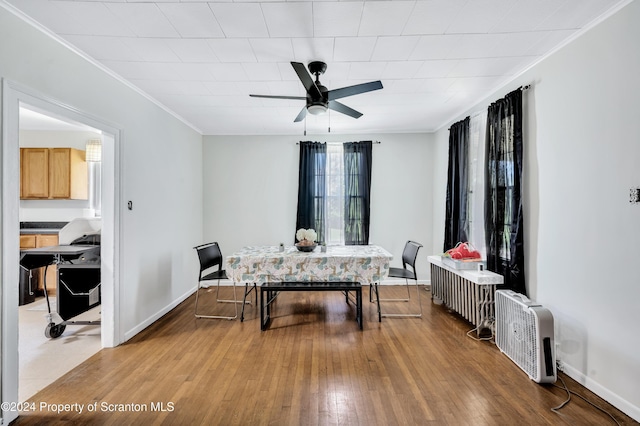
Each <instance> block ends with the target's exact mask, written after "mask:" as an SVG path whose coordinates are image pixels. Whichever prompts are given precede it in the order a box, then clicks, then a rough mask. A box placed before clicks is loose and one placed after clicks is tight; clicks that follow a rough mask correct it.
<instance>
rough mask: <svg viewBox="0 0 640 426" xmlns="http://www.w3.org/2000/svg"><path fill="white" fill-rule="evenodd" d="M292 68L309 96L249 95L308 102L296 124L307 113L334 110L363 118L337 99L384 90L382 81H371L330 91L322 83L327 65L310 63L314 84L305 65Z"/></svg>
mask: <svg viewBox="0 0 640 426" xmlns="http://www.w3.org/2000/svg"><path fill="white" fill-rule="evenodd" d="M291 66H292V67H293V69H294V70H295V72H296V74H298V78H300V81H301V82H302V85H303V86H304V88H305V90H306V91H307V96H306V97H303V96H271V95H249V96H252V97H254V98H270V99H300V100H306V101H307V104H306V105H305V107H304V108H302V110H301V111H300V113H299V114H298V116H297V117H296V119H295V120H293V121H294V122H298V121H302V119H303V118H304V117H305V116H306V115H307V111H308V112H309V113H310V114H313V115H319V114H322V113H324V112H326V111H327V109H332V110H334V111H338V112H341V113H343V114H346V115H348V116H351V117H353V118H359V117H361V116H362V113H361V112H358V111H356V110H355V109H353V108H350V107H348V106H346V105H344V104H341V103H340V102H338V101H336V99H340V98H345V97H347V96H353V95H358V94H360V93H365V92H371V91H372V90H378V89H382V83H381V82H380V80H378V81H371V82H369V83H362V84H356V85H355V86H348V87H342V88H340V89H333V90H329V89H327V88H326V87H324V86H323V85H322V84H321V83H320V74H324V72H325V71H326V70H327V64H326V63H324V62H320V61H313V62H310V63H309V72H310V73H311V74H313V75H315V76H316V81H315V82H314V81H313V79H312V78H311V76H310V75H309V73H307V70H306V69H305V66H304V64H302V63H300V62H291Z"/></svg>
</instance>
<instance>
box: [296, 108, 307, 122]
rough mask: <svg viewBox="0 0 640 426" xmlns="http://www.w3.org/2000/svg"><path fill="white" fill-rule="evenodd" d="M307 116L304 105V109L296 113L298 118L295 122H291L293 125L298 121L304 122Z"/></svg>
mask: <svg viewBox="0 0 640 426" xmlns="http://www.w3.org/2000/svg"><path fill="white" fill-rule="evenodd" d="M306 115H307V107H306V105H305V106H304V107H302V109H301V110H300V112H299V113H298V116H297V117H296V119H295V120H293V122H294V123H297V122H298V121H302V120H304V118H305V117H306Z"/></svg>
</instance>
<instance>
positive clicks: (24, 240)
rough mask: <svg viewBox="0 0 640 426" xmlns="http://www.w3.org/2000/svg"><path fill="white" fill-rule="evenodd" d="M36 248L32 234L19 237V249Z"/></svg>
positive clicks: (34, 237)
mask: <svg viewBox="0 0 640 426" xmlns="http://www.w3.org/2000/svg"><path fill="white" fill-rule="evenodd" d="M30 248H36V236H35V235H32V234H24V235H20V249H30Z"/></svg>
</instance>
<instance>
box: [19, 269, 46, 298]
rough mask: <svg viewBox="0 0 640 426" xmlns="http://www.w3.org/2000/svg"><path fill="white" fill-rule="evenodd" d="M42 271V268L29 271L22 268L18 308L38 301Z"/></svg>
mask: <svg viewBox="0 0 640 426" xmlns="http://www.w3.org/2000/svg"><path fill="white" fill-rule="evenodd" d="M40 271H41V268H38V269H32V270H28V269H24V268H23V267H20V283H19V284H18V287H19V290H18V306H22V305H26V304H29V303H32V302H34V301H35V300H36V292H37V291H38V282H39V281H40Z"/></svg>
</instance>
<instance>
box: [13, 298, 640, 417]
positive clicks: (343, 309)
mask: <svg viewBox="0 0 640 426" xmlns="http://www.w3.org/2000/svg"><path fill="white" fill-rule="evenodd" d="M399 289H401V288H395V287H387V286H385V287H382V288H381V292H384V295H383V297H389V296H394V294H393V293H396V292H399V291H400V290H399ZM221 291H229V293H230V289H229V288H223V289H222V290H221ZM368 291H369V290H368V288H366V289H363V293H364V294H363V299H364V302H363V310H364V312H363V316H364V331H360V330H359V329H358V326H357V324H356V322H355V314H354V311H353V305H349V306H347V305H346V304H345V301H344V296H342V295H341V294H339V293H334V292H318V293H313V292H301V293H291V292H289V293H283V294H281V295H280V296H279V298H278V301H277V303H276V304H275V307H274V310H273V320H272V323H271V328H270V329H269V330H267V331H264V332H261V331H260V324H259V322H260V321H259V318H258V316H259V312H258V309H257V308H256V307H255V306H254V305H252V306H248V307H247V309H246V313H247V318H246V319H245V322H240V321H239V320H235V321H226V320H205V319H199V320H196V319H195V318H194V317H193V304H194V297H193V296H192V297H191V298H189V299H188V300H186V301H185V302H184V303H182V304H181V305H179V306H178V307H177V308H176V309H174V310H173V311H172V312H170V313H168V314H167V315H165V316H164V317H163V318H161V319H160V320H159V321H157V322H156V323H154V324H153V325H151V326H150V327H149V328H147V329H146V330H144V331H143V332H142V333H140V334H138V335H137V336H136V337H134V338H133V339H131V340H130V341H128V342H127V343H125V344H123V345H121V346H119V347H117V348H112V349H103V350H102V351H100V352H99V353H97V354H96V355H94V356H93V357H91V358H90V359H89V360H88V361H86V362H84V363H83V364H81V365H80V366H78V367H77V368H75V369H74V370H72V371H71V372H70V373H68V374H67V375H66V376H65V377H63V378H61V379H59V380H58V381H56V382H55V383H53V384H52V385H50V386H49V387H47V388H45V389H44V390H42V391H41V392H39V393H38V394H36V395H35V396H34V397H33V398H32V399H31V400H30V401H31V402H33V404H34V408H35V410H34V411H31V412H24V413H23V414H22V415H21V416H20V417H19V418H18V419H17V420H16V421H15V423H14V424H15V425H20V426H22V425H40V424H47V425H67V424H74V425H75V424H87V425H89V424H90V425H95V424H105V425H121V424H144V425H147V424H167V425H182V424H189V425H192V424H193V425H196V424H207V425H214V424H220V425H334V424H335V425H413V424H416V425H428V424H433V425H483V424H485V425H513V424H529V425H545V424H548V425H576V424H578V425H606V424H615V423H614V422H613V421H612V420H611V418H610V417H608V416H607V415H606V414H604V413H602V412H600V411H598V410H597V409H595V408H593V407H592V406H590V405H589V404H587V403H586V402H584V401H582V400H581V399H580V398H577V397H575V396H574V397H572V400H571V402H570V403H569V404H568V405H566V406H565V407H564V408H563V409H562V410H560V411H559V413H556V412H553V411H551V408H552V407H555V406H557V405H559V404H560V403H562V402H563V401H564V400H565V399H566V393H565V391H564V390H562V389H560V388H558V387H555V386H552V385H546V386H543V385H539V384H537V383H534V382H532V381H531V380H529V378H528V377H527V376H526V375H525V374H524V373H523V372H522V370H520V369H519V368H518V367H517V366H515V364H513V363H512V362H511V361H510V360H509V359H508V358H507V357H506V356H505V355H503V354H502V353H500V351H499V350H498V349H497V347H496V346H495V345H494V344H493V343H492V342H489V341H476V340H474V339H471V338H469V337H468V336H467V334H466V333H467V331H468V330H469V329H470V328H471V327H470V325H469V324H468V323H466V322H465V321H464V320H462V319H460V318H459V317H458V316H456V315H455V314H453V313H450V312H447V310H446V309H445V308H444V307H442V306H439V305H435V304H433V303H432V302H431V300H430V293H428V292H424V291H423V292H422V293H421V294H422V296H424V297H423V300H422V301H423V308H424V316H423V318H422V319H419V318H418V319H416V318H383V320H382V323H378V321H377V313H376V309H375V305H374V304H371V303H369V297H368ZM398 295H399V294H398ZM395 296H397V295H395ZM413 296H414V297H415V293H414V294H413ZM212 297H214V295H213V294H205V293H202V294H201V299H200V301H201V302H205V300H207V301H210V300H211V299H212ZM401 305H403V304H402V303H394V308H396V307H397V306H401ZM404 305H406V304H404ZM208 306H209V307H215V308H216V309H218V310H220V308H222V310H223V311H227V312H231V311H232V310H233V306H232V305H230V304H218V305H215V306H214V305H213V304H211V303H209V305H208ZM202 307H203V308H204V309H206V308H207V305H206V304H203V305H202ZM383 308H384V306H383ZM563 377H564V380H565V381H566V382H567V385H568V386H569V388H570V389H572V390H574V391H575V392H577V393H579V394H581V395H583V396H585V397H586V398H588V399H589V400H590V401H593V402H594V403H596V404H597V405H599V406H601V407H604V408H605V409H606V410H607V411H609V412H611V413H612V415H613V416H615V418H616V419H617V421H618V422H619V423H620V424H637V423H636V422H634V421H633V420H632V419H630V418H629V417H627V416H625V415H624V414H622V413H621V412H619V411H618V410H616V409H615V408H613V407H612V406H610V405H609V404H607V403H606V402H604V401H603V400H601V399H600V398H598V397H597V396H595V395H593V394H592V393H590V392H589V391H588V390H586V389H585V388H583V387H581V386H579V385H578V384H577V383H575V382H574V381H572V380H570V379H569V378H568V377H566V376H563ZM558 385H560V382H558ZM42 404H79V405H83V411H82V413H80V412H78V411H79V410H78V407H73V406H70V407H64V408H67V411H66V412H61V413H55V412H54V411H52V410H53V409H54V407H53V406H51V407H47V406H43V405H42ZM94 404H95V405H94ZM90 405H91V408H93V411H89V406H90ZM119 410H122V411H119ZM144 410H146V411H144Z"/></svg>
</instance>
